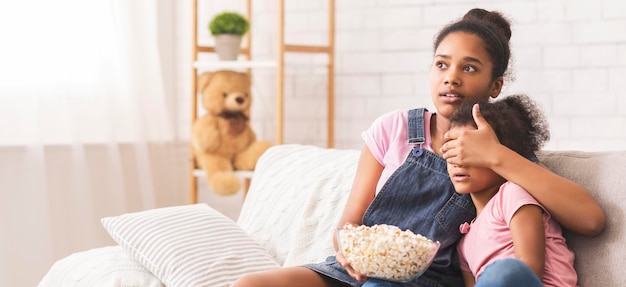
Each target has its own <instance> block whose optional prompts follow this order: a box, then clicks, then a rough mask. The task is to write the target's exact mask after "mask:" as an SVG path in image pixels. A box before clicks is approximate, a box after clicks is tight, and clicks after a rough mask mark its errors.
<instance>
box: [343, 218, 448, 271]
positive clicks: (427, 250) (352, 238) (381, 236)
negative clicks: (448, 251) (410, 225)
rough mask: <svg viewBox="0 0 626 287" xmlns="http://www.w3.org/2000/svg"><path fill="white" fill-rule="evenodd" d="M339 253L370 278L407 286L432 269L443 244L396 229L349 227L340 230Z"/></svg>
mask: <svg viewBox="0 0 626 287" xmlns="http://www.w3.org/2000/svg"><path fill="white" fill-rule="evenodd" d="M337 242H338V243H339V252H341V254H342V255H343V257H344V258H346V260H347V261H348V263H350V265H351V266H352V268H353V269H354V270H355V271H356V272H359V273H361V274H363V275H366V276H367V277H370V278H377V279H384V280H390V281H397V282H408V281H411V280H413V279H415V278H416V277H418V276H420V275H422V273H424V271H426V269H428V267H429V266H430V264H431V263H432V261H433V259H434V258H435V255H436V254H437V251H438V250H439V246H440V243H439V242H438V241H432V240H430V239H428V238H426V237H424V236H422V235H419V234H414V233H413V232H411V231H410V230H406V231H402V230H401V229H400V228H398V227H397V226H393V225H385V224H380V225H374V226H371V227H368V226H364V225H360V226H353V225H346V226H344V227H343V228H338V229H337Z"/></svg>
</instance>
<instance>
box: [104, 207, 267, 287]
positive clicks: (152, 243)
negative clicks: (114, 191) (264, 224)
mask: <svg viewBox="0 0 626 287" xmlns="http://www.w3.org/2000/svg"><path fill="white" fill-rule="evenodd" d="M102 224H103V225H104V227H105V229H106V230H107V231H108V232H109V234H110V235H111V237H113V239H114V240H115V241H116V242H117V243H118V244H119V245H120V246H121V247H122V248H123V249H124V250H125V251H126V252H128V254H130V255H131V256H132V257H133V258H134V259H135V260H137V262H139V263H141V264H142V265H143V266H145V268H146V269H148V270H150V272H152V273H153V274H154V275H155V276H156V277H157V278H159V279H160V280H161V282H163V284H164V285H165V286H168V287H188V286H215V287H226V286H230V284H231V283H233V282H234V281H235V280H236V279H237V278H239V277H241V276H242V275H243V274H247V273H250V272H256V271H263V270H269V269H273V268H278V267H279V266H278V264H277V263H276V262H275V261H274V260H273V259H272V257H271V256H270V255H269V254H268V253H267V252H266V251H265V250H264V249H263V248H261V246H259V245H258V244H257V243H256V242H255V241H254V240H252V239H251V238H250V237H249V236H248V235H247V234H246V233H245V232H244V231H243V230H241V229H240V228H239V226H237V225H236V224H235V222H233V221H232V220H231V219H230V218H228V217H226V216H225V215H223V214H221V213H219V212H217V211H216V210H214V209H213V208H211V207H209V206H208V205H206V204H192V205H182V206H172V207H164V208H157V209H151V210H146V211H140V212H134V213H127V214H122V215H119V216H114V217H107V218H103V219H102Z"/></svg>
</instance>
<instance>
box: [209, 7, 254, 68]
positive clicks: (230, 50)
mask: <svg viewBox="0 0 626 287" xmlns="http://www.w3.org/2000/svg"><path fill="white" fill-rule="evenodd" d="M249 29H250V23H249V22H248V19H246V18H245V17H244V16H242V15H241V14H239V13H237V12H228V11H227V12H222V13H219V14H217V15H215V17H214V18H213V20H211V22H210V23H209V31H211V35H213V36H214V37H215V52H216V53H217V56H218V57H219V59H220V60H224V61H232V60H236V59H237V57H238V56H239V52H240V51H241V39H242V36H243V35H244V34H246V32H248V30H249Z"/></svg>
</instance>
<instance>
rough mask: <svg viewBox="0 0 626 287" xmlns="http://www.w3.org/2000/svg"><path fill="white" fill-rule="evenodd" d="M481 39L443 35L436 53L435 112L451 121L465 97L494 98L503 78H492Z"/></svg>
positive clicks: (432, 84) (432, 81)
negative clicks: (493, 79)
mask: <svg viewBox="0 0 626 287" xmlns="http://www.w3.org/2000/svg"><path fill="white" fill-rule="evenodd" d="M484 45H485V44H484V42H483V41H482V39H481V38H480V37H478V36H476V35H474V34H470V33H466V32H453V33H450V34H449V35H448V36H446V37H445V38H444V39H443V40H442V41H441V43H439V46H438V47H437V49H436V50H435V57H434V59H433V64H432V67H431V71H430V93H431V97H432V100H433V103H434V104H435V108H436V109H437V113H438V114H439V115H441V116H443V117H445V118H450V116H451V115H452V113H453V112H454V110H456V108H457V107H458V106H459V105H460V104H461V102H462V101H463V100H464V99H466V98H482V99H484V100H486V99H487V98H489V97H494V98H495V97H497V96H498V94H499V93H500V89H501V88H502V77H499V78H498V79H496V80H495V81H492V79H491V71H492V69H493V63H492V62H491V59H490V57H489V54H488V53H487V50H485V48H484Z"/></svg>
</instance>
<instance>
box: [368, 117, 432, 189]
mask: <svg viewBox="0 0 626 287" xmlns="http://www.w3.org/2000/svg"><path fill="white" fill-rule="evenodd" d="M408 114H409V113H408V110H396V111H393V112H389V113H386V114H383V115H382V116H380V117H378V118H377V119H376V120H375V121H374V122H373V123H372V125H371V126H370V128H369V129H368V130H366V131H364V132H363V133H362V134H361V137H363V140H364V141H365V144H366V145H367V147H368V148H369V150H370V152H372V154H373V155H374V158H376V160H378V162H379V163H380V164H381V165H382V166H383V167H384V168H383V173H382V174H381V176H380V179H379V180H378V184H377V186H376V194H378V192H379V191H380V189H381V188H382V187H383V185H384V184H385V182H386V181H387V179H389V177H390V176H391V175H392V174H393V173H394V172H395V171H396V169H398V167H400V166H401V165H402V164H403V163H404V161H405V160H406V157H407V156H408V155H409V153H410V152H411V149H413V147H414V146H415V145H414V144H409V143H408V141H409V137H408V133H407V123H408ZM432 115H433V113H431V112H424V137H425V139H426V142H425V143H424V145H422V148H423V149H426V150H429V151H432V147H431V141H430V117H431V116H432Z"/></svg>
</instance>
